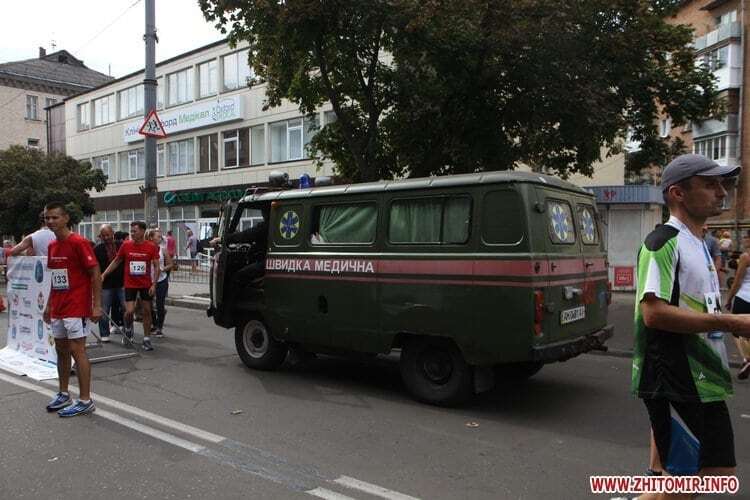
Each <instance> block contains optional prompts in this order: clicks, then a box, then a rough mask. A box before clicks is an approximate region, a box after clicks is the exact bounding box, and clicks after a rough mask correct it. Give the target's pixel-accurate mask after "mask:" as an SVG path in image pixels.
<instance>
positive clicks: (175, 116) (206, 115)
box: [122, 95, 243, 143]
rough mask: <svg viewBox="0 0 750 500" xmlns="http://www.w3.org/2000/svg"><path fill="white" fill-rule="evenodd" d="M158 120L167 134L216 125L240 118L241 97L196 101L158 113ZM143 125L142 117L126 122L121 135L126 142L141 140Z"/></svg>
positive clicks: (241, 114) (241, 115)
mask: <svg viewBox="0 0 750 500" xmlns="http://www.w3.org/2000/svg"><path fill="white" fill-rule="evenodd" d="M158 116H159V120H160V121H161V124H162V126H163V127H164V132H166V134H167V136H169V135H171V134H175V133H177V132H183V131H185V130H192V129H195V128H201V127H208V126H211V125H218V124H220V123H226V122H230V121H233V120H241V119H242V118H243V113H242V98H241V97H240V96H238V95H234V96H230V97H221V98H219V99H214V100H209V101H204V102H199V103H196V104H194V105H192V106H187V107H184V108H180V109H176V110H174V111H165V112H164V113H159V114H158ZM142 125H143V119H141V120H140V121H134V122H130V123H126V124H125V125H124V126H123V131H122V136H123V140H124V141H125V142H126V143H129V142H135V141H142V140H143V136H142V135H141V134H139V133H138V131H139V130H140V129H141V126H142Z"/></svg>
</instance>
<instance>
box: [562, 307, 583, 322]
mask: <svg viewBox="0 0 750 500" xmlns="http://www.w3.org/2000/svg"><path fill="white" fill-rule="evenodd" d="M585 317H586V306H579V307H574V308H573V309H565V310H564V311H562V312H561V313H560V324H561V325H565V324H567V323H572V322H574V321H578V320H581V319H583V318H585Z"/></svg>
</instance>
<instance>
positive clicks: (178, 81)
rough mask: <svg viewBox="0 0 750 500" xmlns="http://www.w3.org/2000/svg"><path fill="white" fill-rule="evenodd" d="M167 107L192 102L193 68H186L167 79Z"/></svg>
mask: <svg viewBox="0 0 750 500" xmlns="http://www.w3.org/2000/svg"><path fill="white" fill-rule="evenodd" d="M167 84H168V86H169V90H168V94H167V99H168V100H169V105H170V106H174V105H175V104H181V103H183V102H188V101H192V100H193V68H187V69H184V70H182V71H178V72H177V73H172V74H171V75H169V76H168V77H167Z"/></svg>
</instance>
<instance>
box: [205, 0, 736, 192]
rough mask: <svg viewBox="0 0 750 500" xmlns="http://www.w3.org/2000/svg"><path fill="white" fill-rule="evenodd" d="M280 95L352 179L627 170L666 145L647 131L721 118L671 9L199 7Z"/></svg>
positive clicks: (419, 2)
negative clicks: (603, 163)
mask: <svg viewBox="0 0 750 500" xmlns="http://www.w3.org/2000/svg"><path fill="white" fill-rule="evenodd" d="M199 3H200V5H201V8H202V9H203V12H204V14H205V16H206V18H207V19H209V20H211V21H214V22H215V23H216V24H217V26H220V27H222V29H224V30H226V31H225V32H227V33H228V35H229V39H230V41H231V42H233V43H237V42H240V41H247V42H249V44H250V47H251V51H250V54H251V55H250V62H251V64H252V65H253V67H254V70H255V73H256V74H257V75H258V78H259V80H262V81H265V82H266V83H267V90H266V92H267V102H266V105H267V106H277V105H279V104H280V103H281V100H282V99H284V98H285V99H289V100H291V101H293V102H295V103H297V104H298V105H299V107H300V110H301V111H302V112H304V113H308V114H309V113H312V112H313V111H314V110H315V109H316V108H317V107H318V106H320V105H321V104H323V103H324V102H326V101H328V102H330V103H331V104H332V106H333V108H334V111H335V112H336V115H337V120H336V121H335V122H334V123H332V124H325V126H324V127H323V128H322V130H321V131H320V132H319V133H318V134H317V135H316V136H315V138H314V139H313V142H312V143H311V148H312V150H313V152H314V153H316V154H317V155H319V157H320V158H323V159H331V160H333V161H334V163H335V165H336V169H337V173H339V174H340V175H343V176H344V177H347V178H349V179H352V180H374V179H378V178H389V177H393V176H399V175H410V176H424V175H435V174H443V173H459V172H475V171H483V170H501V169H509V168H514V167H515V166H517V165H519V164H526V165H531V166H532V167H538V168H540V169H544V170H545V171H549V172H553V173H557V174H559V175H562V176H567V175H568V174H570V173H574V172H580V173H584V174H591V173H592V163H594V162H595V161H597V160H599V159H600V158H601V155H602V151H604V154H614V153H618V152H620V150H621V146H622V141H623V139H624V138H625V136H626V134H627V133H628V131H630V133H631V134H632V138H633V139H634V140H637V141H640V142H641V143H642V144H643V146H644V147H643V148H642V152H641V153H640V154H638V155H635V156H630V157H629V163H630V165H631V166H632V167H633V168H640V166H643V165H647V164H649V163H651V162H662V161H664V159H665V158H667V157H668V156H669V155H670V154H673V153H674V152H675V151H676V150H679V149H680V147H681V145H680V144H670V143H669V142H667V141H664V140H662V139H661V138H660V137H659V136H658V131H657V129H656V123H657V119H658V118H659V116H660V115H661V113H667V114H668V115H670V116H671V118H672V123H673V124H674V125H676V126H678V125H681V124H684V123H685V122H686V121H688V120H700V119H705V118H707V117H710V116H718V115H720V114H721V113H722V103H721V102H720V100H719V99H718V98H717V95H716V91H715V87H714V81H713V77H712V75H711V73H710V71H709V70H708V69H707V68H706V67H702V66H699V67H696V65H695V62H694V61H695V54H694V51H693V50H692V48H691V47H690V46H689V43H690V42H691V41H692V30H691V29H690V28H689V27H687V26H681V25H670V24H668V23H667V22H666V21H665V16H667V15H669V14H670V13H672V12H674V9H675V8H676V7H677V6H678V5H679V3H680V2H679V1H678V0H584V1H578V2H570V1H568V0H494V1H490V0H461V1H455V0H285V1H279V0H199Z"/></svg>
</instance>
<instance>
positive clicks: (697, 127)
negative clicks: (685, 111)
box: [693, 114, 739, 140]
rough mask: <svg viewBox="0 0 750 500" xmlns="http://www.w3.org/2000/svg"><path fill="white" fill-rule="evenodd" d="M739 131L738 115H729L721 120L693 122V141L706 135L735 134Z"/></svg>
mask: <svg viewBox="0 0 750 500" xmlns="http://www.w3.org/2000/svg"><path fill="white" fill-rule="evenodd" d="M738 131H739V115H736V114H730V115H727V116H725V117H724V119H723V120H706V121H703V122H693V140H696V139H698V138H700V137H705V136H707V135H715V134H736V133H737V132H738Z"/></svg>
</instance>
